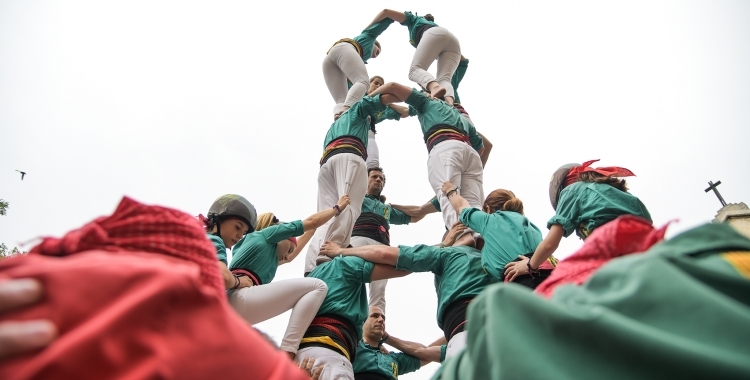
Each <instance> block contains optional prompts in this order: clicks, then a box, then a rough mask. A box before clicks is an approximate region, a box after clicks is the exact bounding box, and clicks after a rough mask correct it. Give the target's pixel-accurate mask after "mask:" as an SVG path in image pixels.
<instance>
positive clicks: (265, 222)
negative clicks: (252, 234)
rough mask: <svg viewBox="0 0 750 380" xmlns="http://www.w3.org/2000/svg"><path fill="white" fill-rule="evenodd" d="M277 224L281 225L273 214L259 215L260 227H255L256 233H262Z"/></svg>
mask: <svg viewBox="0 0 750 380" xmlns="http://www.w3.org/2000/svg"><path fill="white" fill-rule="evenodd" d="M276 224H279V219H278V218H276V216H275V215H274V214H273V213H272V212H267V213H264V214H260V215H258V226H257V227H255V231H260V230H262V229H264V228H267V227H270V226H273V225H276Z"/></svg>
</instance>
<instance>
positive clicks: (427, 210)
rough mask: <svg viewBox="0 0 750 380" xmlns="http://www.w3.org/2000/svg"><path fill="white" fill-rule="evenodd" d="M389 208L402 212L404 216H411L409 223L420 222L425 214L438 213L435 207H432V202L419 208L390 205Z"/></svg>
mask: <svg viewBox="0 0 750 380" xmlns="http://www.w3.org/2000/svg"><path fill="white" fill-rule="evenodd" d="M391 207H393V208H395V209H396V210H398V211H401V212H403V213H404V214H406V215H409V216H411V218H412V220H411V223H414V222H416V221H419V220H422V218H424V217H425V216H426V215H427V214H432V213H435V212H438V210H437V209H436V208H435V206H433V205H432V202H430V201H427V203H425V204H423V205H421V206H403V205H395V204H393V203H391ZM415 219H416V220H415Z"/></svg>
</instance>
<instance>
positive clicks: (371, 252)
mask: <svg viewBox="0 0 750 380" xmlns="http://www.w3.org/2000/svg"><path fill="white" fill-rule="evenodd" d="M320 253H321V254H323V255H326V256H328V257H336V256H339V255H341V256H357V257H359V258H361V259H363V260H366V261H369V262H371V263H375V264H386V265H391V266H395V265H396V262H397V261H398V247H389V246H387V245H364V246H361V247H353V248H341V247H339V246H338V244H336V243H333V242H330V241H327V242H325V243H324V244H323V246H321V247H320Z"/></svg>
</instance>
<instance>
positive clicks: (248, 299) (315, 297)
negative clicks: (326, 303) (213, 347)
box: [229, 278, 328, 353]
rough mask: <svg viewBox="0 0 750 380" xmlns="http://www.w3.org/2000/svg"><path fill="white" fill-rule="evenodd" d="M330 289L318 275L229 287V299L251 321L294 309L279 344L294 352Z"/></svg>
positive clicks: (254, 321) (261, 320)
mask: <svg viewBox="0 0 750 380" xmlns="http://www.w3.org/2000/svg"><path fill="white" fill-rule="evenodd" d="M327 293H328V286H326V284H325V283H324V282H323V281H321V280H319V279H317V278H295V279H291V280H283V281H278V282H272V283H270V284H265V285H258V286H251V287H249V288H242V289H237V290H233V291H230V292H229V303H230V304H231V305H232V307H234V310H236V311H237V313H238V314H239V315H241V316H242V318H245V320H246V321H248V322H250V323H251V324H256V323H260V322H263V321H265V320H268V319H271V318H273V317H275V316H277V315H280V314H282V313H284V312H285V311H287V310H289V309H291V310H292V315H291V317H289V324H288V325H287V328H286V332H285V333H284V339H283V340H282V341H281V346H280V348H281V349H282V350H284V351H287V352H292V353H294V352H297V348H298V347H299V343H300V342H301V341H302V336H303V335H304V334H305V331H306V330H307V328H308V327H309V326H310V323H311V322H312V320H313V318H315V315H316V314H317V313H318V308H320V305H321V304H322V303H323V300H324V299H325V298H326V294H327Z"/></svg>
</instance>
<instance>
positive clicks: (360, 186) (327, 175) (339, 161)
mask: <svg viewBox="0 0 750 380" xmlns="http://www.w3.org/2000/svg"><path fill="white" fill-rule="evenodd" d="M396 101H398V98H397V97H395V96H394V95H392V94H388V93H384V94H378V95H376V96H365V97H364V98H362V99H360V100H359V101H357V102H356V103H354V104H353V105H352V107H351V108H349V109H348V110H347V111H346V112H344V113H343V114H341V117H339V118H338V119H337V120H335V121H334V122H333V124H331V127H330V128H329V129H328V132H327V133H326V136H325V139H324V140H323V147H324V148H323V155H322V157H321V159H320V171H319V172H318V211H323V210H325V209H327V208H330V207H336V202H337V201H338V199H339V198H341V197H342V196H343V195H345V194H346V195H349V198H350V199H351V207H348V208H347V209H346V210H339V213H340V215H338V216H337V217H336V218H334V219H332V220H330V221H328V223H326V224H324V225H323V226H321V227H320V228H318V229H317V230H316V231H315V234H314V235H313V237H312V238H311V241H310V244H308V250H307V258H306V260H305V273H309V272H310V271H312V269H313V268H314V267H315V261H316V260H317V259H316V257H317V256H318V250H319V249H320V246H321V245H322V244H323V242H325V241H328V240H331V241H335V242H337V243H339V244H343V245H349V240H350V238H351V236H352V228H353V227H354V222H355V221H356V220H357V218H358V217H359V214H360V212H361V209H362V202H363V200H364V198H365V193H366V191H367V168H366V164H365V160H366V159H367V145H368V136H367V134H368V131H369V130H370V117H371V116H373V115H375V114H377V113H378V112H380V111H383V110H384V109H385V108H386V106H387V105H388V104H391V103H393V102H396Z"/></svg>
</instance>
